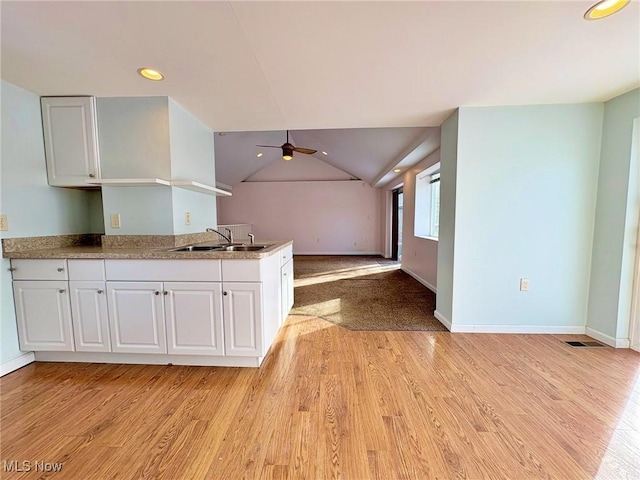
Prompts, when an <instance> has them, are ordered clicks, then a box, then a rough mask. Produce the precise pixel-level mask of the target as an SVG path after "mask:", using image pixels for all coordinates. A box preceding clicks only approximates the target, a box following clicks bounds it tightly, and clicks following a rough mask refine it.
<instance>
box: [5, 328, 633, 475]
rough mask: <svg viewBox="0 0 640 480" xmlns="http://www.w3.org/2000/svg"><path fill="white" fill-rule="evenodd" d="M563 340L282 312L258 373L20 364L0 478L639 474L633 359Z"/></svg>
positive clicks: (9, 403) (10, 378)
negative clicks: (398, 327) (355, 324)
mask: <svg viewBox="0 0 640 480" xmlns="http://www.w3.org/2000/svg"><path fill="white" fill-rule="evenodd" d="M562 338H566V337H561V336H552V335H484V334H474V335H472V334H453V335H451V334H449V333H431V332H358V331H349V330H346V329H342V328H340V327H338V326H336V325H333V324H331V323H329V322H325V321H323V320H320V319H316V318H312V317H298V316H295V317H294V316H292V317H289V320H288V322H287V323H286V324H285V326H284V327H283V329H282V330H281V332H280V334H279V337H278V340H277V342H276V344H275V345H274V346H273V348H272V350H271V352H270V354H269V355H268V357H267V359H266V360H265V363H264V365H263V366H262V367H261V368H260V369H241V368H212V367H178V366H172V367H170V366H139V365H98V364H60V363H59V364H53V363H51V364H46V363H37V364H32V365H29V366H27V367H25V368H23V369H21V370H19V371H17V372H14V373H12V374H10V375H7V376H5V377H4V378H2V379H1V380H0V393H1V396H0V406H1V410H2V411H1V425H0V442H1V451H0V455H1V460H2V462H3V464H2V465H0V468H1V469H3V470H5V471H2V473H0V477H1V478H3V479H14V478H54V479H83V480H84V479H112V478H113V479H116V478H117V479H139V478H147V479H170V480H173V479H189V480H194V479H234V480H235V479H242V478H246V479H258V478H260V479H261V478H265V479H272V478H273V479H331V478H343V479H358V480H359V479H385V480H388V479H436V478H437V479H449V478H458V479H510V480H519V479H530V478H531V479H533V478H545V479H549V478H553V479H562V480H573V479H602V480H605V479H606V480H618V479H623V478H626V479H640V460H639V459H640V380H639V373H640V354H638V353H637V352H633V351H630V350H614V349H612V348H599V349H576V348H570V347H568V346H566V345H564V344H562V343H561V342H560V340H561V339H562ZM570 338H577V337H576V336H572V337H570ZM582 338H585V337H582ZM11 461H17V462H18V466H22V462H23V461H29V462H31V466H32V468H35V462H36V461H44V462H49V463H56V462H60V463H62V470H61V471H60V472H58V473H51V472H50V473H44V472H36V471H34V470H32V471H31V472H16V471H13V472H8V471H6V470H8V469H9V468H10V467H11V465H14V466H15V465H16V464H11V463H5V462H11Z"/></svg>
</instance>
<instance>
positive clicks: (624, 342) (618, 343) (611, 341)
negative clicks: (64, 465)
mask: <svg viewBox="0 0 640 480" xmlns="http://www.w3.org/2000/svg"><path fill="white" fill-rule="evenodd" d="M585 334H586V335H588V336H590V337H591V338H595V339H596V340H598V341H599V342H602V343H604V344H606V345H609V346H610V347H613V348H629V345H630V342H629V339H628V338H613V337H610V336H609V335H607V334H605V333H602V332H599V331H598V330H594V329H593V328H589V327H587V328H586V331H585Z"/></svg>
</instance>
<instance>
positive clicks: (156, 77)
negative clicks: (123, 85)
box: [138, 67, 164, 82]
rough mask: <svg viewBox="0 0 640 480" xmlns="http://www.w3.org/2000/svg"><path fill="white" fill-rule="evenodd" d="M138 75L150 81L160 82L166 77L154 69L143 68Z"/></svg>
mask: <svg viewBox="0 0 640 480" xmlns="http://www.w3.org/2000/svg"><path fill="white" fill-rule="evenodd" d="M138 73H139V74H140V75H142V76H143V77H144V78H146V79H148V80H153V81H156V82H159V81H160V80H164V75H163V74H162V73H160V72H159V71H158V70H154V69H153V68H148V67H143V68H139V69H138Z"/></svg>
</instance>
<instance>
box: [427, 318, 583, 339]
mask: <svg viewBox="0 0 640 480" xmlns="http://www.w3.org/2000/svg"><path fill="white" fill-rule="evenodd" d="M436 318H437V317H436ZM451 332H456V333H539V334H572V335H584V333H585V327H583V326H573V325H455V324H454V325H452V326H451Z"/></svg>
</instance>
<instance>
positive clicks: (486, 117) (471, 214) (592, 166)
mask: <svg viewBox="0 0 640 480" xmlns="http://www.w3.org/2000/svg"><path fill="white" fill-rule="evenodd" d="M602 113H603V105H602V104H579V105H535V106H509V107H462V108H460V113H459V131H458V155H457V175H456V191H457V193H456V199H455V252H454V253H455V255H454V265H453V308H452V312H453V314H452V317H451V321H452V331H479V332H481V331H485V332H512V333H525V332H532V333H535V332H545V333H551V332H555V333H584V331H585V318H586V313H587V302H588V294H589V273H590V267H591V265H590V263H591V261H590V260H591V246H592V238H593V226H594V212H595V205H596V195H595V192H596V185H597V182H598V164H599V153H600V138H601V132H602ZM443 156H444V155H443ZM444 177H445V174H444V173H443V174H442V178H443V179H444ZM445 187H446V186H445V185H442V187H441V188H442V190H444V189H445ZM520 278H528V279H529V281H530V290H529V291H527V292H522V291H520V290H519V280H520Z"/></svg>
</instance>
